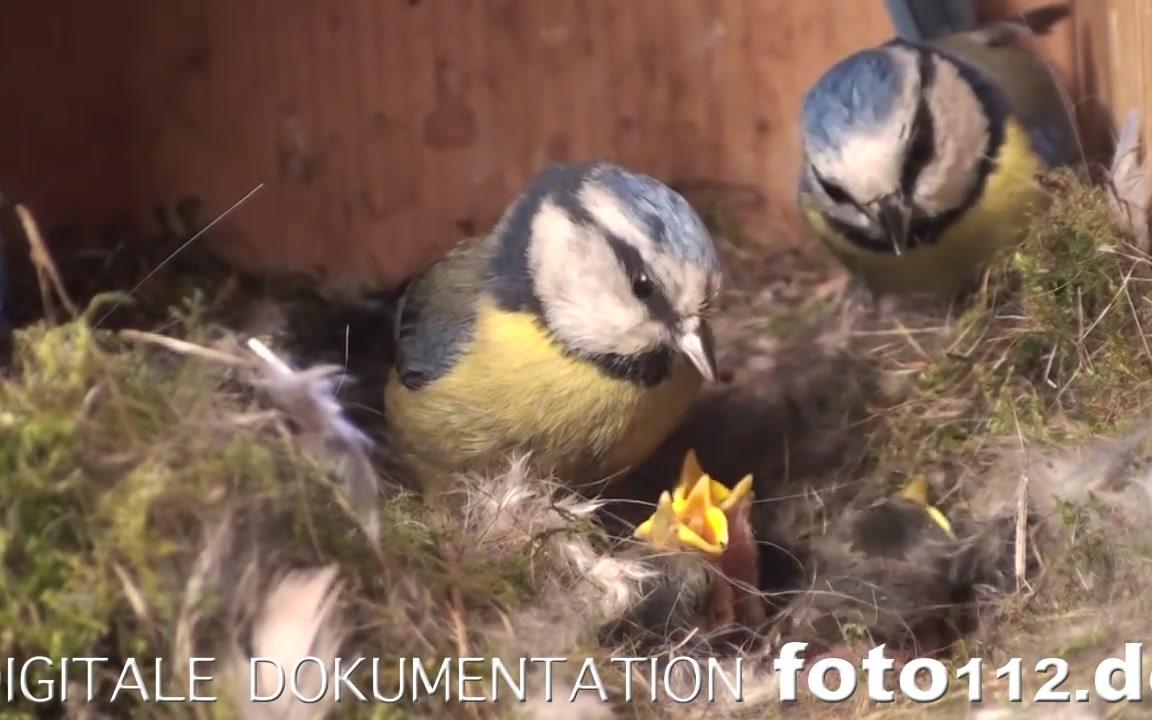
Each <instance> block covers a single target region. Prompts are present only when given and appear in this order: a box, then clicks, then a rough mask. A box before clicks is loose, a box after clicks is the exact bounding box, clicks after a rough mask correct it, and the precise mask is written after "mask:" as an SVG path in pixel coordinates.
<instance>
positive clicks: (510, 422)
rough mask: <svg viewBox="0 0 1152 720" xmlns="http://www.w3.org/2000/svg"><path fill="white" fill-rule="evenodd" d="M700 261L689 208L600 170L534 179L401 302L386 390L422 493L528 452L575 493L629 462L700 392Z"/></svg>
mask: <svg viewBox="0 0 1152 720" xmlns="http://www.w3.org/2000/svg"><path fill="white" fill-rule="evenodd" d="M719 283H720V271H719V263H718V259H717V254H716V249H715V247H714V245H713V243H712V239H711V237H710V235H709V233H708V231H707V229H706V228H705V227H704V224H703V222H702V221H701V220H700V218H699V216H698V215H697V214H696V213H695V212H694V211H693V210H692V208H691V207H690V206H689V205H688V202H687V201H686V200H685V199H684V198H683V197H682V196H680V195H679V194H678V193H676V192H674V191H673V190H671V189H670V188H668V187H666V186H665V185H663V184H661V183H659V182H657V181H656V180H654V179H652V178H650V177H647V176H644V175H639V174H635V173H632V172H629V171H627V170H624V169H623V168H620V167H618V166H616V165H613V164H609V163H603V162H602V163H590V164H573V165H557V166H553V167H550V168H548V169H547V170H545V171H544V172H542V173H541V174H539V175H538V176H537V177H535V178H534V179H533V180H532V181H531V183H530V184H529V186H528V188H527V189H526V190H525V192H524V193H523V194H522V195H521V197H520V198H518V199H517V200H516V201H515V202H514V203H513V204H512V205H511V207H509V208H508V210H507V211H506V212H505V213H504V215H503V217H502V218H501V219H500V221H499V222H498V223H497V225H496V227H495V228H494V229H493V230H492V231H491V232H490V233H488V234H487V235H485V236H483V237H479V238H474V239H471V240H468V241H465V242H464V243H463V244H461V245H460V246H458V247H457V248H456V249H455V250H453V251H452V252H450V253H449V254H448V255H447V256H446V257H444V258H443V259H442V260H440V261H439V262H438V263H437V264H435V265H434V266H432V267H431V268H430V269H429V270H427V271H425V272H424V273H423V274H421V275H419V276H417V277H416V278H414V279H413V280H412V281H411V283H410V284H409V286H408V287H407V289H406V290H405V292H404V296H403V298H402V300H401V303H400V306H399V309H398V318H397V323H396V327H397V330H396V344H397V348H396V364H395V368H394V370H393V372H392V374H391V377H390V378H389V382H388V384H387V386H386V389H385V407H386V413H387V418H388V422H389V425H390V438H391V441H392V444H393V447H394V449H395V451H396V454H397V455H398V459H399V460H400V462H401V463H402V464H403V465H404V466H406V468H407V470H408V471H409V472H410V473H412V474H414V475H415V478H416V479H417V480H418V481H419V482H420V483H421V484H422V485H423V486H424V488H425V490H426V491H428V492H436V491H437V489H439V488H442V487H443V483H444V480H445V479H446V478H447V476H448V475H449V474H450V473H453V472H467V471H474V472H483V473H491V472H499V471H501V470H502V469H504V468H505V467H506V466H507V462H508V458H509V456H510V455H512V454H521V453H527V454H528V455H529V460H530V462H531V464H532V465H533V466H534V467H535V469H537V470H538V471H539V472H542V473H553V474H555V475H556V476H557V477H559V478H560V479H562V480H565V481H568V482H570V483H573V484H576V485H583V484H587V483H593V482H598V481H602V480H604V479H607V478H608V477H609V476H612V475H614V474H617V473H620V472H621V471H623V470H625V469H627V468H630V467H632V466H634V465H636V464H637V463H640V462H642V461H643V460H645V459H646V458H647V457H648V456H649V455H650V454H651V453H652V452H653V451H654V450H655V449H656V448H657V446H659V445H660V444H661V443H662V442H663V441H664V439H665V438H666V437H667V436H668V435H669V434H670V433H671V431H672V430H673V429H674V428H675V427H676V425H677V424H678V423H679V422H680V420H681V419H682V418H683V416H684V415H685V414H686V412H687V410H688V408H689V406H690V405H691V403H692V402H693V400H694V399H695V397H696V395H697V393H698V391H699V390H700V388H701V386H702V384H703V381H705V380H708V381H712V380H715V378H716V372H717V371H716V360H715V354H714V351H713V343H712V334H711V331H710V328H709V324H708V317H709V314H710V310H711V307H712V303H713V300H714V298H715V296H716V294H717V292H718V290H719Z"/></svg>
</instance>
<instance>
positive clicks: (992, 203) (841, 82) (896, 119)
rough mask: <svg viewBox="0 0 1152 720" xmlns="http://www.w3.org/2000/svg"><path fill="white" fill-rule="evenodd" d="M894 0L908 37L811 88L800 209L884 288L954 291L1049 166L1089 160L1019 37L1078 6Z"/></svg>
mask: <svg viewBox="0 0 1152 720" xmlns="http://www.w3.org/2000/svg"><path fill="white" fill-rule="evenodd" d="M888 5H889V11H890V13H891V14H892V16H893V18H894V20H895V24H896V27H897V29H898V30H899V32H900V33H901V37H899V38H897V39H894V40H892V41H890V42H888V43H886V44H884V45H882V46H880V47H876V48H871V49H867V50H863V51H860V52H857V53H855V54H853V55H851V56H850V57H848V58H846V59H844V60H842V61H841V62H839V63H838V64H836V65H835V66H833V67H832V68H831V69H830V70H828V71H827V72H826V73H825V74H824V75H823V76H822V77H821V78H820V79H819V80H818V81H817V83H816V84H815V85H814V86H813V87H812V88H811V89H810V90H809V92H808V93H807V96H806V97H805V100H804V109H803V118H802V122H803V144H804V165H803V171H802V176H801V179H800V185H799V204H800V209H801V213H802V215H803V217H804V218H805V220H806V221H807V222H808V224H809V225H810V226H811V228H812V230H813V232H814V234H816V235H817V236H818V237H819V238H820V239H821V240H822V241H823V242H824V243H825V244H826V245H827V246H828V248H829V249H830V250H831V251H832V253H833V254H834V255H835V256H836V257H837V258H838V259H839V260H840V261H841V262H843V263H844V265H845V266H846V267H847V268H848V269H849V271H851V273H852V274H853V275H854V276H855V277H856V278H857V279H858V280H859V281H862V282H863V284H864V285H866V286H867V287H869V288H870V289H871V290H872V291H873V292H876V293H880V294H887V293H895V294H920V293H930V294H936V295H944V296H949V297H951V296H954V295H956V294H957V293H959V292H961V291H962V290H964V289H965V288H966V287H968V286H970V285H971V284H973V281H974V280H975V279H976V278H977V277H978V275H979V272H980V271H981V270H982V269H983V267H984V266H985V265H986V264H987V261H988V260H989V259H990V258H991V257H992V255H993V254H994V253H996V252H997V251H998V250H999V249H1000V248H1002V247H1004V246H1006V245H1010V244H1012V243H1013V242H1014V241H1015V240H1017V239H1019V237H1020V236H1021V233H1022V231H1023V230H1024V227H1025V220H1026V218H1027V217H1028V215H1029V214H1030V212H1031V211H1032V210H1034V209H1035V208H1037V207H1038V204H1039V203H1041V202H1042V201H1043V200H1044V198H1045V191H1044V189H1043V188H1042V186H1041V184H1040V183H1039V182H1038V176H1040V175H1042V174H1043V173H1045V172H1046V171H1048V170H1049V169H1051V168H1054V167H1059V166H1074V165H1079V164H1080V163H1082V152H1081V148H1080V145H1079V139H1078V136H1077V132H1076V125H1075V122H1074V120H1073V118H1072V115H1071V113H1070V110H1069V107H1070V106H1069V104H1068V103H1067V101H1066V98H1065V95H1064V93H1063V91H1062V88H1061V87H1060V85H1059V83H1058V82H1057V80H1056V78H1055V77H1054V76H1053V74H1052V71H1051V70H1050V68H1049V67H1048V66H1047V65H1046V64H1045V62H1044V61H1043V60H1042V59H1041V58H1040V57H1039V56H1038V55H1036V54H1035V53H1034V52H1033V51H1031V50H1029V49H1028V48H1027V47H1026V46H1025V43H1023V42H1022V41H1023V40H1024V39H1026V38H1027V37H1029V35H1030V34H1033V33H1035V34H1043V33H1045V32H1047V31H1048V30H1049V28H1050V27H1051V26H1052V25H1053V24H1054V23H1055V22H1057V21H1058V20H1060V19H1061V18H1063V17H1065V16H1066V15H1067V14H1068V8H1067V7H1066V6H1045V7H1044V8H1039V9H1037V10H1035V11H1033V12H1032V13H1028V14H1026V15H1025V16H1024V17H1023V18H1022V20H1021V21H1020V22H1019V23H1008V22H1002V23H995V24H990V25H984V26H979V27H971V26H968V27H965V25H966V24H967V25H970V24H971V23H972V22H973V13H972V10H971V0H963V1H961V2H959V3H957V2H954V1H953V2H942V1H941V0H929V1H928V2H924V0H919V1H918V0H889V3H888Z"/></svg>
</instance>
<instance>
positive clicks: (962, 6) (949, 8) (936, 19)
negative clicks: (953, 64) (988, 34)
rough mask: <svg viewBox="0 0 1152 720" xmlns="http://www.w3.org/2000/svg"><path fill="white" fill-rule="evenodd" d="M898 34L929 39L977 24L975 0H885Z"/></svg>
mask: <svg viewBox="0 0 1152 720" xmlns="http://www.w3.org/2000/svg"><path fill="white" fill-rule="evenodd" d="M885 2H886V4H887V6H888V17H890V18H891V19H892V25H893V26H894V27H895V28H896V34H897V35H898V36H899V37H900V38H901V39H903V40H907V41H909V42H926V41H928V40H935V39H936V38H939V37H943V36H944V35H950V34H952V33H956V32H964V31H966V30H971V29H973V28H974V27H976V2H975V0H885Z"/></svg>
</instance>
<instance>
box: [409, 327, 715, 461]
mask: <svg viewBox="0 0 1152 720" xmlns="http://www.w3.org/2000/svg"><path fill="white" fill-rule="evenodd" d="M700 384H701V380H700V377H699V375H698V374H697V373H696V372H695V371H694V370H692V369H691V368H690V367H689V366H687V365H686V363H683V362H679V361H678V362H677V363H675V364H674V370H673V371H672V373H671V375H670V376H669V377H668V378H667V379H666V380H665V381H663V382H662V383H660V384H657V385H655V386H652V387H644V386H641V385H638V384H636V383H633V382H630V381H628V380H620V379H616V378H612V377H609V376H608V375H606V374H605V373H604V372H602V371H601V370H600V369H599V368H598V367H597V366H596V365H594V364H593V363H591V362H589V361H587V360H584V359H581V358H578V357H575V356H573V355H571V354H569V353H566V352H564V350H563V349H562V348H561V347H560V346H559V345H557V343H556V342H555V341H554V340H553V339H552V338H551V337H550V336H549V335H548V334H547V333H546V332H545V330H544V329H543V328H542V327H541V326H540V324H539V322H538V321H537V319H536V318H535V316H533V315H531V314H529V313H520V312H511V313H510V312H503V311H499V310H497V309H495V308H493V307H491V306H486V307H483V308H482V309H481V311H480V312H479V314H478V316H477V319H476V324H475V327H474V332H473V339H472V342H471V343H470V346H469V348H468V349H467V350H466V351H465V352H464V353H463V354H462V356H461V358H460V360H459V361H458V363H457V364H456V366H455V367H454V368H453V369H452V371H451V372H449V373H447V374H446V375H444V376H443V377H442V378H440V379H438V380H436V381H435V382H433V383H431V384H429V385H427V386H425V387H423V388H421V389H420V390H418V391H415V392H411V391H405V390H403V389H397V390H396V392H395V394H394V397H393V399H392V402H390V408H389V409H390V412H392V413H395V414H397V415H399V416H400V417H398V418H397V420H398V421H399V422H401V423H402V424H404V425H407V426H409V428H412V427H414V426H418V429H417V432H418V433H419V434H420V435H422V436H423V437H426V438H428V437H438V438H441V441H438V442H433V443H431V444H433V445H438V446H440V450H439V452H440V453H441V454H442V455H444V456H445V460H446V461H448V462H449V463H450V464H453V465H456V464H469V463H470V462H471V458H478V459H481V458H482V459H489V458H491V457H492V456H494V455H499V454H502V453H506V452H508V451H517V450H530V451H531V452H532V453H533V455H534V456H536V457H537V458H538V459H539V460H541V461H543V462H546V463H548V464H550V465H553V466H555V467H557V468H560V469H561V470H564V469H567V468H570V467H572V466H574V465H582V464H585V465H590V466H593V467H596V468H597V470H603V469H605V468H607V470H608V471H609V472H614V471H615V470H618V469H621V468H622V467H623V466H625V465H631V464H634V463H636V462H639V461H641V460H643V458H644V457H646V456H647V455H648V454H650V453H651V452H652V450H654V449H655V447H656V446H657V445H658V444H659V443H660V442H661V441H662V440H663V439H664V438H665V437H666V436H667V435H668V433H669V432H671V430H672V428H673V427H674V426H675V425H676V424H677V423H678V422H679V421H680V419H681V418H682V417H683V415H684V413H685V412H686V411H687V409H688V407H689V405H690V404H691V402H692V400H693V398H694V397H695V395H696V391H697V390H698V389H699V387H700ZM456 456H458V457H456Z"/></svg>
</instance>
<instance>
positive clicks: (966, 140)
mask: <svg viewBox="0 0 1152 720" xmlns="http://www.w3.org/2000/svg"><path fill="white" fill-rule="evenodd" d="M932 62H933V64H934V65H935V69H936V80H935V82H934V83H933V84H932V87H931V88H930V89H929V93H928V98H927V100H928V110H929V112H931V114H932V122H933V130H934V134H935V141H936V149H935V155H934V157H933V159H932V161H931V162H930V163H929V164H928V165H927V166H926V167H925V168H924V170H923V172H921V173H920V177H919V179H918V180H917V182H916V189H915V201H916V203H917V204H918V205H919V206H920V207H921V208H923V209H924V210H925V211H927V212H928V213H929V214H932V215H936V214H940V213H943V212H947V211H949V210H951V209H953V208H956V207H959V206H960V205H961V204H963V202H964V199H965V198H966V197H967V195H968V193H969V191H971V189H972V187H973V186H974V185H975V184H976V182H977V180H978V179H979V177H978V168H979V166H980V163H981V161H982V160H983V158H984V153H985V152H986V150H987V147H988V135H989V132H990V130H989V125H988V116H987V113H986V112H985V111H984V107H983V106H982V105H981V103H980V100H979V99H978V98H977V97H976V94H975V93H974V92H973V90H972V86H971V85H969V84H968V82H967V81H966V80H964V78H962V77H961V76H960V71H959V70H958V69H957V68H956V66H955V65H954V64H952V63H951V62H949V61H947V60H942V59H940V58H938V57H934V58H933V59H932Z"/></svg>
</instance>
